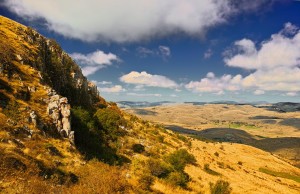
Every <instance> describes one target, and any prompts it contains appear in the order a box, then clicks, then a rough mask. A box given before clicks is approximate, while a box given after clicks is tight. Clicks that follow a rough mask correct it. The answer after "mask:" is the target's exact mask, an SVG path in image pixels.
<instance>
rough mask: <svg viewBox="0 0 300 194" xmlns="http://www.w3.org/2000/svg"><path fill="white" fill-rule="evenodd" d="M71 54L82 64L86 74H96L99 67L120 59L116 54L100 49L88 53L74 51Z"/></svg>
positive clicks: (83, 71)
mask: <svg viewBox="0 0 300 194" xmlns="http://www.w3.org/2000/svg"><path fill="white" fill-rule="evenodd" d="M70 56H71V57H72V58H73V59H74V60H75V61H76V62H77V63H79V64H80V66H81V67H82V73H83V75H85V76H88V75H91V74H94V73H95V72H96V71H98V70H99V69H101V68H104V67H105V66H108V65H111V64H112V63H113V62H114V61H120V59H119V58H118V57H117V56H116V55H115V54H112V53H108V54H106V53H104V52H103V51H100V50H97V51H95V52H92V53H88V54H81V53H72V54H70Z"/></svg>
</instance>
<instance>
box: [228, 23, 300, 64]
mask: <svg viewBox="0 0 300 194" xmlns="http://www.w3.org/2000/svg"><path fill="white" fill-rule="evenodd" d="M287 33H288V34H289V35H290V36H287ZM235 45H236V46H237V47H238V50H239V51H240V52H239V53H238V54H235V55H234V56H232V57H226V58H225V63H226V64H227V65H228V66H230V67H240V68H243V69H252V70H255V69H256V70H257V69H272V68H277V67H296V66H299V64H300V32H299V30H298V28H297V27H296V26H294V25H292V24H290V23H287V24H285V28H284V29H283V30H282V31H280V32H279V33H277V34H273V35H272V36H271V39H269V40H267V41H263V42H262V43H261V45H260V47H259V48H258V49H257V48H256V46H255V43H254V42H253V41H252V40H249V39H242V40H239V41H236V42H235Z"/></svg>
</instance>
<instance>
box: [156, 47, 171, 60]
mask: <svg viewBox="0 0 300 194" xmlns="http://www.w3.org/2000/svg"><path fill="white" fill-rule="evenodd" d="M158 49H159V52H160V54H161V56H162V57H164V58H165V57H170V56H171V49H170V48H169V47H167V46H162V45H160V46H159V47H158Z"/></svg>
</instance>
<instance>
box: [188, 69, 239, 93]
mask: <svg viewBox="0 0 300 194" xmlns="http://www.w3.org/2000/svg"><path fill="white" fill-rule="evenodd" d="M241 79H242V76H241V75H236V76H234V77H232V76H231V75H223V76H222V77H220V78H218V77H215V75H214V73H212V72H209V73H208V74H207V75H206V77H205V78H203V79H201V80H200V81H191V82H190V83H188V84H186V85H185V88H186V89H188V90H191V91H194V92H210V93H215V94H218V95H221V94H224V90H228V91H237V90H240V81H241Z"/></svg>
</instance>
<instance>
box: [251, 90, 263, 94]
mask: <svg viewBox="0 0 300 194" xmlns="http://www.w3.org/2000/svg"><path fill="white" fill-rule="evenodd" d="M253 94H255V95H263V94H265V91H263V90H255V91H254V92H253Z"/></svg>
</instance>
